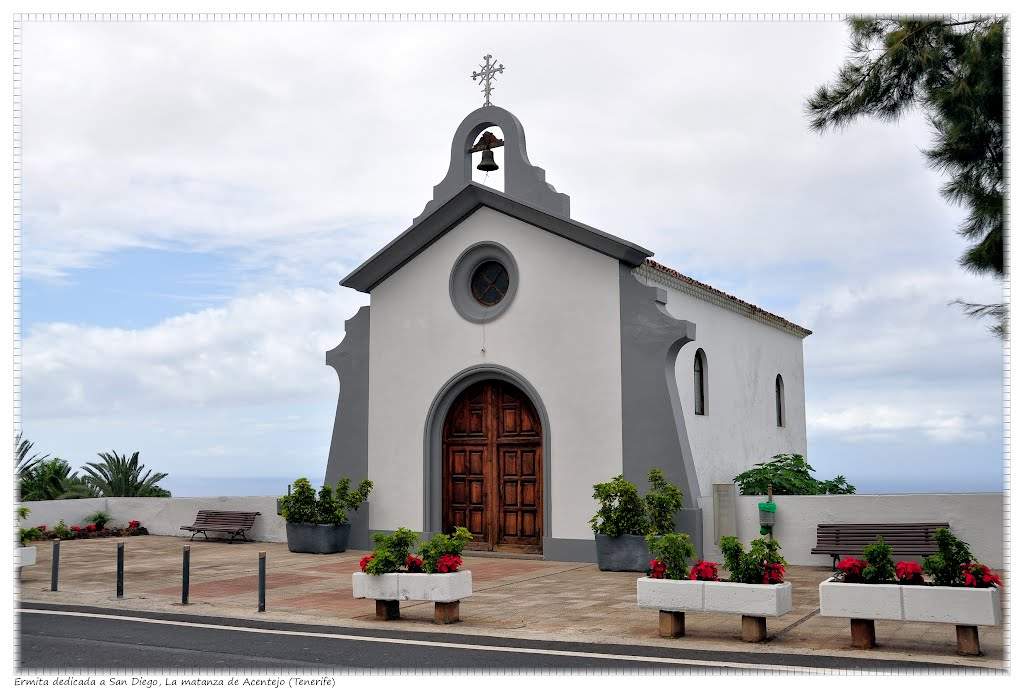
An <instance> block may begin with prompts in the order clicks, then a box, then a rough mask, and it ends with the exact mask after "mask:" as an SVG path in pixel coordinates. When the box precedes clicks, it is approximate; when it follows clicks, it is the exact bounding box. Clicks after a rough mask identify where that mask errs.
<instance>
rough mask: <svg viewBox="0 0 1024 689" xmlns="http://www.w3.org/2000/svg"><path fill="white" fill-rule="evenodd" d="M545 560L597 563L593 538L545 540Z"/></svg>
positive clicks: (595, 544)
mask: <svg viewBox="0 0 1024 689" xmlns="http://www.w3.org/2000/svg"><path fill="white" fill-rule="evenodd" d="M544 559H545V560H560V561H562V562H597V543H596V541H595V540H594V539H593V538H547V537H545V538H544Z"/></svg>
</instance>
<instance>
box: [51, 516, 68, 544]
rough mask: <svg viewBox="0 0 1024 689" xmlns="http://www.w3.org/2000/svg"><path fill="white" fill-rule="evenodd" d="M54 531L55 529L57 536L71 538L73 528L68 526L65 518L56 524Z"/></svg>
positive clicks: (54, 533) (54, 532)
mask: <svg viewBox="0 0 1024 689" xmlns="http://www.w3.org/2000/svg"><path fill="white" fill-rule="evenodd" d="M52 531H53V535H54V536H56V537H57V538H60V539H67V538H71V529H69V528H68V525H67V524H65V523H64V520H63V519H61V520H60V521H59V522H57V524H56V526H54V527H53V529H52Z"/></svg>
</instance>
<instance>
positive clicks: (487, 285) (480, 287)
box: [470, 261, 509, 306]
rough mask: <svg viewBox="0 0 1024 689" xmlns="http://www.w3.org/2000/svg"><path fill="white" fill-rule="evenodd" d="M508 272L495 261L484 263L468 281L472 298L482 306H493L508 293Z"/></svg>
mask: <svg viewBox="0 0 1024 689" xmlns="http://www.w3.org/2000/svg"><path fill="white" fill-rule="evenodd" d="M508 284H509V278H508V271H507V270H505V266H503V265H502V264H501V263H499V262H497V261H484V262H483V263H481V264H480V265H479V266H478V267H477V269H476V270H474V271H473V277H472V278H471V279H470V288H471V289H472V291H473V298H474V299H476V300H477V301H478V302H480V303H481V304H482V305H484V306H494V305H495V304H497V303H498V302H499V301H501V300H502V299H504V298H505V293H506V292H508Z"/></svg>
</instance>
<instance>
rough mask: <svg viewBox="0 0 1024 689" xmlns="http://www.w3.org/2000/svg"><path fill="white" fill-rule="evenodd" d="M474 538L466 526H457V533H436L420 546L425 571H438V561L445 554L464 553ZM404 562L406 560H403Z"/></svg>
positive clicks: (431, 572)
mask: <svg viewBox="0 0 1024 689" xmlns="http://www.w3.org/2000/svg"><path fill="white" fill-rule="evenodd" d="M472 540H473V534H471V533H470V532H469V529H467V528H466V527H464V526H459V527H456V529H455V533H453V534H451V535H448V534H443V533H436V534H434V535H433V536H431V537H430V540H429V541H427V542H425V543H424V544H423V545H422V546H420V557H422V558H423V571H424V572H427V573H430V574H433V573H434V572H436V571H437V561H438V560H439V559H440V558H441V556H443V555H462V551H463V549H464V548H465V547H466V545H468V544H469V542H470V541H472ZM403 562H404V561H403Z"/></svg>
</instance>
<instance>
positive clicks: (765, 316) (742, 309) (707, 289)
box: [644, 259, 811, 338]
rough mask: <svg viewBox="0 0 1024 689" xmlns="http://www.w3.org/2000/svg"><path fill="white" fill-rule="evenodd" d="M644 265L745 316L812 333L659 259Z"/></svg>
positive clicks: (796, 332)
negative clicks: (664, 263) (684, 273)
mask: <svg viewBox="0 0 1024 689" xmlns="http://www.w3.org/2000/svg"><path fill="white" fill-rule="evenodd" d="M644 267H645V268H648V269H651V270H654V271H656V272H657V273H660V274H661V275H664V276H666V277H668V278H670V279H672V280H674V281H675V282H676V283H678V285H677V286H678V287H681V288H683V291H688V292H696V293H698V295H699V296H702V297H705V299H706V300H707V301H711V302H712V303H716V304H718V305H719V306H724V307H726V308H729V309H731V310H733V311H736V312H737V313H741V314H743V315H745V316H748V317H750V318H753V319H754V320H758V321H762V322H764V323H767V324H769V325H774V326H775V327H777V328H780V329H782V330H785V331H787V332H789V333H792V334H794V335H796V336H798V337H801V338H804V337H807V336H808V335H810V334H811V331H810V330H808V329H807V328H805V327H803V326H802V325H797V324H796V323H794V322H792V321H789V320H786V319H785V318H783V317H782V316H777V315H775V314H774V313H771V312H770V311H765V310H764V309H762V308H761V307H760V306H756V305H754V304H750V303H748V302H745V301H743V300H742V299H740V298H739V297H734V296H733V295H731V294H729V293H728V292H723V291H722V290H720V289H716V288H714V287H712V286H711V285H708V284H705V283H703V282H701V281H699V280H694V279H693V278H692V277H690V276H688V275H683V274H682V273H680V272H679V271H678V270H673V269H672V268H669V267H668V266H664V265H662V264H660V263H658V262H657V261H652V260H651V259H647V260H646V261H644Z"/></svg>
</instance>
